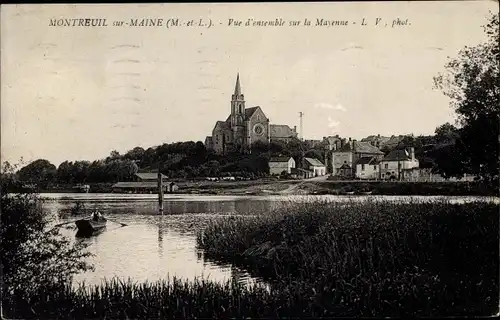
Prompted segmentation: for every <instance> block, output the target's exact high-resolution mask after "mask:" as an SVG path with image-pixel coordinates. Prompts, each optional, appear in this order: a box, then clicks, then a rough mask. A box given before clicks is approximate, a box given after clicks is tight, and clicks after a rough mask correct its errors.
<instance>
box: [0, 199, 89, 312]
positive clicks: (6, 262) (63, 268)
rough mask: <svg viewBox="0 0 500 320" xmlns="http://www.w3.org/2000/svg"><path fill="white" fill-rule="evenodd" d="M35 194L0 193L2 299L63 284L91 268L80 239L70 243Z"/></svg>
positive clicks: (30, 293)
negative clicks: (52, 224)
mask: <svg viewBox="0 0 500 320" xmlns="http://www.w3.org/2000/svg"><path fill="white" fill-rule="evenodd" d="M41 204H42V200H41V199H40V198H39V196H38V195H36V194H18V195H9V194H2V196H1V221H2V223H1V227H0V239H1V246H0V255H1V259H2V302H4V303H5V299H9V298H11V297H13V296H17V297H18V298H20V299H21V298H22V299H24V298H27V297H29V296H31V295H33V294H34V292H37V291H39V290H41V289H44V288H47V287H49V286H53V285H57V284H61V283H66V282H68V281H70V280H71V277H72V276H73V275H74V274H76V273H79V272H81V271H86V270H89V269H91V268H92V267H91V266H90V265H89V264H87V262H86V261H85V258H86V257H88V256H89V255H90V253H88V252H87V251H85V247H86V245H84V244H83V243H81V242H76V243H73V244H72V243H71V241H70V240H69V239H67V238H66V237H64V236H63V235H62V234H61V233H60V232H59V229H57V228H55V229H54V228H51V225H50V224H51V221H50V218H49V215H47V213H46V212H45V211H44V210H42V207H41Z"/></svg>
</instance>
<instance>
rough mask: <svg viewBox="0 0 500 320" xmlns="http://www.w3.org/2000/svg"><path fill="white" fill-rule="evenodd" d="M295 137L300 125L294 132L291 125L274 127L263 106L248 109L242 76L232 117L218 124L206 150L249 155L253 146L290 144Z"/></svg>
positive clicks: (236, 88)
mask: <svg viewBox="0 0 500 320" xmlns="http://www.w3.org/2000/svg"><path fill="white" fill-rule="evenodd" d="M294 138H297V127H296V126H295V127H294V128H293V129H291V128H290V127H289V126H288V125H275V124H270V122H269V119H268V118H267V117H266V115H265V113H264V111H263V110H262V109H261V108H260V107H259V106H257V107H252V108H246V106H245V97H244V96H243V94H242V93H241V86H240V75H239V73H238V75H237V76H236V85H235V88H234V93H233V95H232V98H231V114H230V115H229V116H228V117H227V119H226V121H217V122H216V123H215V126H214V129H213V130H212V135H211V136H208V137H206V139H205V147H206V148H207V149H211V150H214V151H215V152H216V153H217V154H225V153H226V152H228V151H239V152H242V153H247V152H250V147H251V145H252V144H253V143H255V142H257V141H261V142H264V143H269V142H271V141H284V142H288V141H289V140H290V139H294Z"/></svg>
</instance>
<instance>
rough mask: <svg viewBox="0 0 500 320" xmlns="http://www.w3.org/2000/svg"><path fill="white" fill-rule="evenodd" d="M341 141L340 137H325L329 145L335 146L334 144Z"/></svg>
mask: <svg viewBox="0 0 500 320" xmlns="http://www.w3.org/2000/svg"><path fill="white" fill-rule="evenodd" d="M341 140H342V139H341V138H340V137H337V136H328V137H325V138H324V139H323V141H324V142H326V143H327V144H329V145H333V144H335V142H337V141H341Z"/></svg>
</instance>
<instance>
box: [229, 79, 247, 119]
mask: <svg viewBox="0 0 500 320" xmlns="http://www.w3.org/2000/svg"><path fill="white" fill-rule="evenodd" d="M244 119H245V97H244V96H243V94H242V93H241V86H240V74H239V73H238V74H237V76H236V86H235V87H234V94H233V96H232V99H231V128H236V127H239V126H243V121H244Z"/></svg>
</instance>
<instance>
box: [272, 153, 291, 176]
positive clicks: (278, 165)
mask: <svg viewBox="0 0 500 320" xmlns="http://www.w3.org/2000/svg"><path fill="white" fill-rule="evenodd" d="M292 168H295V160H294V159H293V158H292V157H273V158H271V159H270V160H269V174H271V175H280V174H282V173H283V172H285V173H289V174H290V173H292Z"/></svg>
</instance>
